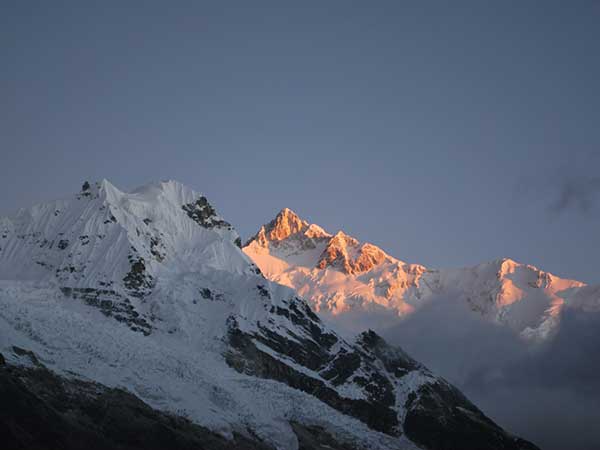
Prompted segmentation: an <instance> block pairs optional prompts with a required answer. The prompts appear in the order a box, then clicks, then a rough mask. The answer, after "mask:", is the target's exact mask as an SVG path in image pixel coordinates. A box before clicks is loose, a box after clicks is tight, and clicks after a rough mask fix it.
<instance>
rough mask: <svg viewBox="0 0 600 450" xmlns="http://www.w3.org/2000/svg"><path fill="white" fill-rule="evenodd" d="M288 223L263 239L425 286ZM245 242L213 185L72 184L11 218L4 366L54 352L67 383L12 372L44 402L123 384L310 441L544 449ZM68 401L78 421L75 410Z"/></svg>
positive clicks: (324, 263) (372, 252) (1, 236)
mask: <svg viewBox="0 0 600 450" xmlns="http://www.w3.org/2000/svg"><path fill="white" fill-rule="evenodd" d="M277 220H279V221H280V222H281V223H279V224H278V223H277V221H276V223H275V225H274V226H270V227H266V228H265V229H264V230H263V231H261V233H262V237H261V234H260V233H259V235H258V236H257V239H256V241H257V244H256V245H258V242H259V240H262V242H263V244H264V243H269V242H274V241H276V242H281V243H282V245H281V246H278V249H280V250H281V251H282V252H285V251H287V252H288V253H289V255H290V257H294V255H298V258H306V260H305V261H307V263H306V264H308V262H310V261H312V260H313V259H314V260H315V264H314V265H315V266H316V267H317V268H318V270H323V271H325V272H327V271H329V273H330V274H332V276H336V274H340V276H341V277H342V278H340V280H341V281H343V280H344V278H343V277H345V276H348V275H352V276H353V277H355V279H357V280H358V278H357V277H360V274H361V273H364V272H365V271H373V270H376V268H377V267H386V268H387V267H389V268H390V269H391V268H392V267H394V266H396V267H398V270H397V271H396V273H395V274H392V275H389V283H390V284H389V288H388V289H389V290H390V292H392V293H393V292H395V291H396V290H398V289H404V290H408V289H415V292H417V290H418V289H416V288H415V286H420V285H421V284H422V281H421V279H422V275H423V273H424V272H425V269H423V268H422V267H420V266H408V265H400V263H399V262H397V261H396V260H395V259H393V258H391V257H389V256H388V255H386V254H385V253H383V252H381V251H380V250H379V249H377V248H376V247H374V246H368V245H359V244H358V243H357V242H356V241H355V240H353V239H351V238H349V237H347V236H345V235H343V234H338V235H336V236H330V235H328V234H327V233H325V232H324V231H323V230H322V229H320V228H318V227H316V226H307V225H306V224H305V222H303V221H300V220H299V219H297V217H295V216H293V215H292V214H291V212H289V211H286V212H284V213H283V214H282V216H281V217H279V218H278V219H277ZM279 225H281V226H279ZM292 235H295V236H296V237H295V238H293V239H292V238H291V236H292ZM286 242H287V243H289V250H286V245H287V244H286ZM239 246H240V241H239V237H238V235H237V233H236V232H235V230H234V229H233V227H232V226H231V225H230V224H229V223H227V222H226V221H225V220H224V219H223V218H221V217H220V216H219V215H218V214H217V213H216V211H215V210H214V208H213V207H212V206H211V205H210V203H209V202H208V201H207V199H206V198H205V197H204V196H202V195H200V194H198V193H196V192H194V191H192V190H190V189H187V188H185V187H184V186H182V185H181V184H179V183H176V182H173V181H169V182H162V183H154V184H150V185H147V186H144V187H142V188H139V189H136V190H134V191H132V192H129V193H126V192H122V191H120V190H118V189H117V188H116V187H114V186H113V185H111V184H110V183H109V182H107V181H103V182H101V183H94V184H89V183H85V184H84V185H83V188H82V189H81V191H80V192H78V193H77V194H76V195H74V196H73V197H71V198H68V199H66V200H60V201H54V202H49V203H45V204H42V205H37V206H34V207H32V208H28V209H24V210H21V211H19V212H18V213H17V214H16V215H15V216H14V217H9V218H3V219H1V220H0V352H1V354H0V366H1V365H2V364H4V363H5V360H6V363H7V364H9V365H11V366H14V367H32V368H35V367H41V366H45V367H47V368H49V369H50V370H52V371H54V372H56V373H57V374H58V375H59V376H60V377H61V379H62V380H65V381H62V382H56V381H52V383H54V384H53V385H52V386H51V389H48V388H47V387H46V389H44V388H40V387H39V386H37V387H36V385H35V384H36V383H38V384H39V383H41V382H42V381H41V380H43V379H45V377H40V376H37V375H35V373H34V374H33V375H32V373H33V372H27V373H26V374H25V375H22V376H21V375H19V372H18V371H16V369H15V370H12V371H9V372H8V375H7V374H6V373H4V369H2V370H3V372H2V374H1V375H2V377H3V380H4V379H6V380H8V381H7V383H12V384H14V385H15V386H21V387H19V389H21V388H22V386H23V385H24V386H29V388H31V389H34V388H35V389H38V390H39V391H40V392H42V393H44V392H45V393H46V394H44V395H46V397H44V396H42V397H41V398H42V400H40V401H41V402H42V403H43V402H44V401H46V400H48V395H50V394H47V391H48V390H50V391H51V392H52V393H53V395H55V396H56V395H63V394H64V392H67V391H68V392H69V394H68V397H69V396H70V397H69V398H72V397H73V395H74V394H73V391H74V390H77V389H81V390H82V393H81V395H80V396H79V397H81V398H79V397H78V398H79V399H78V400H77V401H78V405H80V406H78V408H83V410H85V411H87V412H86V413H89V408H88V409H87V410H86V406H85V405H88V404H89V403H90V402H93V401H94V399H95V398H98V396H101V395H104V394H103V392H111V391H105V387H109V388H112V387H118V388H122V389H125V390H126V391H129V392H130V393H132V394H134V395H135V396H137V397H139V398H140V399H142V400H143V401H145V402H146V403H147V404H149V405H150V406H152V407H153V408H155V409H157V410H161V411H166V412H170V413H174V414H177V415H180V416H181V415H183V416H186V417H187V418H189V419H191V420H192V421H193V422H195V423H197V424H199V425H201V426H203V427H207V428H208V429H210V430H212V431H213V432H217V433H219V434H220V435H223V436H225V437H227V438H231V439H235V436H239V435H243V436H245V439H246V440H251V441H253V442H255V443H257V445H258V444H260V445H262V446H264V445H266V446H269V447H272V448H279V449H294V448H298V446H299V442H300V441H301V440H302V439H301V436H300V434H302V433H307V431H306V430H313V432H312V434H311V442H312V443H313V444H314V445H313V446H312V447H306V448H320V447H322V446H323V445H326V446H331V443H332V442H334V443H335V445H336V446H339V447H342V446H345V447H344V448H369V449H377V448H381V449H413V448H418V447H420V448H428V449H439V450H442V449H451V448H452V449H454V448H461V449H463V450H468V449H473V450H475V449H481V448H493V449H534V448H535V446H533V445H531V444H529V443H527V442H525V441H523V440H520V439H518V438H515V437H513V436H511V435H510V434H508V433H506V432H505V431H503V430H502V429H501V428H499V427H498V426H497V425H495V424H494V423H493V422H492V421H491V420H490V419H488V418H487V417H485V416H484V415H483V413H482V412H481V411H479V410H478V409H477V408H476V407H475V406H474V405H473V404H472V403H470V402H469V401H468V400H467V399H466V398H465V397H464V396H463V395H462V394H461V393H460V392H459V391H458V390H457V389H456V388H454V387H453V386H451V385H450V384H449V383H447V382H446V381H444V380H443V379H442V378H439V377H437V376H435V375H434V374H432V373H431V372H430V371H429V370H428V369H427V368H425V367H424V366H423V365H421V364H419V363H418V362H416V361H414V360H413V359H412V358H410V357H409V356H408V355H406V354H405V353H404V352H403V351H402V350H400V349H399V348H395V347H391V346H389V345H387V344H386V343H385V341H383V339H381V338H380V337H379V336H378V335H377V334H375V333H374V332H372V331H367V332H363V333H361V334H359V335H358V336H357V337H356V338H355V339H353V340H346V339H344V338H342V337H341V336H340V335H338V334H337V333H336V332H335V331H334V330H333V329H331V328H330V327H329V326H327V325H325V324H324V323H323V322H322V321H321V320H320V318H319V317H318V316H317V315H315V314H314V313H313V311H312V310H311V308H310V307H309V305H308V304H307V303H306V302H305V301H304V300H303V299H302V298H300V297H298V295H297V294H296V292H295V291H294V290H292V289H290V288H288V287H285V286H282V285H281V284H277V283H274V282H272V281H269V280H267V279H265V278H264V277H263V275H262V274H261V271H260V270H259V269H258V268H257V266H256V265H254V264H253V263H252V261H251V260H250V258H248V257H247V256H246V255H245V254H244V253H243V252H242V251H241V249H240V248H239ZM294 249H295V250H294ZM268 250H269V249H268V248H267V253H268ZM267 253H265V257H267V256H268V254H267ZM311 258H312V259H311ZM271 260H272V261H273V263H274V264H275V263H278V264H282V265H283V264H288V263H287V262H285V261H284V260H283V259H277V260H275V259H274V258H273V257H271ZM271 260H269V261H271ZM278 261H279V262H278ZM294 261H297V260H294ZM303 261H304V260H303ZM257 262H258V265H259V266H260V267H262V268H263V270H264V272H265V273H267V274H268V275H269V276H273V273H274V272H273V270H274V268H273V267H271V266H269V265H268V264H265V263H264V262H263V261H261V260H260V259H257ZM319 267H320V268H319ZM282 268H283V266H280V267H279V269H278V270H281V269H282ZM334 268H335V270H334ZM400 268H401V270H400ZM382 276H384V274H383V272H382ZM385 276H388V275H385ZM402 277H405V280H404V281H405V283H404V284H405V285H406V286H405V285H404V284H403V285H402V286H400V284H399V283H400V279H401V278H402ZM357 283H358V281H357ZM288 284H289V283H288ZM377 289H379V287H378V288H377ZM377 295H378V296H381V298H385V297H386V295H387V294H386V293H385V291H383V290H382V291H380V290H377ZM415 295H416V294H415ZM320 304H321V303H319V302H317V305H320ZM11 374H12V375H11ZM15 374H16V375H15ZM11 377H12V378H11ZM15 377H16V378H19V377H21V378H20V379H21V381H19V380H15ZM50 378H51V377H49V379H50ZM32 379H34V380H36V381H35V382H34V381H31V380H32ZM73 379H84V380H88V382H87V384H86V383H84V382H76V383H75V382H73V381H71V380H73ZM28 380H29V381H28ZM89 382H93V383H99V384H98V385H97V386H96V387H94V386H95V385H94V384H89ZM19 383H21V384H19ZM57 383H59V384H60V383H62V384H61V386H63V387H62V388H61V389H63V390H62V391H60V390H58V388H57V387H56V386H57ZM12 384H11V385H12ZM101 385H103V386H105V387H101ZM77 386H79V387H77ZM84 386H85V388H84ZM15 389H17V388H15ZM23 389H24V388H23ZM5 390H6V388H5ZM83 391H85V392H83ZM3 392H4V391H3ZM57 392H58V394H57ZM61 392H62V393H61ZM24 395H25V394H24ZM64 395H67V394H64ZM27 398H29V397H27ZM44 398H45V399H46V400H43V399H44ZM60 398H64V397H60ZM118 398H123V396H122V395H120V394H119V396H118ZM38 400H39V398H38ZM28 401H30V400H28ZM36 401H37V400H36ZM48 401H50V400H48ZM57 402H58V404H59V406H60V408H59V409H60V411H61V412H62V413H65V411H66V413H65V414H66V417H69V413H68V411H69V408H70V407H71V406H69V404H68V403H67V404H64V403H61V401H60V399H59V400H57ZM30 404H31V405H33V404H34V401H33V400H31V401H30ZM36 404H37V403H36ZM81 405H83V406H81ZM42 406H43V405H42ZM40 408H41V410H43V411H47V410H48V408H47V407H46V406H43V407H40ZM44 408H45V409H44ZM65 408H66V410H65ZM136 408H137V407H136ZM38 409H39V408H38ZM38 409H36V412H38ZM72 410H73V411H75V410H76V409H75V408H74V407H73V409H72ZM5 412H6V411H5ZM5 412H3V414H4V413H5ZM53 414H54V413H53ZM72 415H73V414H72ZM3 417H4V416H3ZM36 417H38V416H36ZM41 417H44V416H41ZM52 417H55V418H56V417H57V416H56V414H54V416H52ZM157 417H159V416H157ZM160 417H162V416H160ZM160 417H159V418H158V419H156V420H161V421H163V422H164V420H166V419H161V418H160ZM153 420H154V419H153ZM56 421H57V423H58V422H59V419H58V418H56ZM17 422H18V421H17ZM60 423H62V422H60ZM299 427H300V428H299ZM299 430H304V431H302V432H301V431H299ZM314 430H319V431H318V433H316V432H314ZM13 437H14V436H13ZM304 440H306V439H304ZM245 448H249V447H245Z"/></svg>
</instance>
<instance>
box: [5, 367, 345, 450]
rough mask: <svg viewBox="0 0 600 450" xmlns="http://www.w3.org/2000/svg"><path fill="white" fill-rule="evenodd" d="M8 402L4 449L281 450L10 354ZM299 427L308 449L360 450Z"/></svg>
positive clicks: (298, 433)
mask: <svg viewBox="0 0 600 450" xmlns="http://www.w3.org/2000/svg"><path fill="white" fill-rule="evenodd" d="M0 399H2V401H0V443H1V447H2V448H6V449H11V450H21V449H22V450H55V449H61V450H80V449H84V448H85V449H87V450H108V449H119V450H163V449H166V448H168V449H173V450H179V449H181V450H188V449H189V450H192V449H193V450H203V449H206V450H273V447H271V446H269V445H268V444H266V443H264V442H262V441H260V440H259V439H258V438H257V437H256V436H254V435H253V434H252V433H251V431H249V430H240V432H238V433H234V436H233V439H232V440H228V439H226V438H224V437H223V436H221V435H219V434H217V433H215V432H213V431H210V430H208V429H207V428H204V427H202V426H199V425H197V424H194V423H192V422H190V421H189V420H187V419H186V418H183V417H177V416H173V415H168V414H165V413H162V412H160V411H157V410H155V409H152V408H151V407H150V406H148V405H147V404H146V403H144V402H143V401H142V400H140V399H139V398H137V397H136V396H135V395H132V394H130V393H129V392H126V391H124V390H121V389H111V388H108V387H106V386H103V385H101V384H98V383H93V382H88V381H82V380H77V379H69V378H64V377H60V376H58V375H57V374H55V373H53V372H51V371H49V370H48V369H46V368H45V367H43V366H41V365H39V366H38V367H19V366H13V365H8V364H6V363H4V360H3V357H2V355H0ZM292 427H293V430H294V432H295V433H296V436H297V438H298V441H299V443H300V448H301V449H305V450H313V449H315V450H316V449H320V448H336V449H341V450H353V449H352V447H349V446H347V445H345V444H342V443H339V442H337V441H336V440H335V439H334V438H333V437H332V436H331V435H329V434H328V433H327V432H325V431H324V430H323V429H321V428H319V427H306V426H304V425H301V424H298V423H293V424H292Z"/></svg>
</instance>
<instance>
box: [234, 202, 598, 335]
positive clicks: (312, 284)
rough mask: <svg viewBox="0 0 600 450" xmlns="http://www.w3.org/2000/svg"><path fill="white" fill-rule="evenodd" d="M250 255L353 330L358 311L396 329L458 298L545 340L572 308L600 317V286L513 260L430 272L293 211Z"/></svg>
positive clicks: (256, 240)
mask: <svg viewBox="0 0 600 450" xmlns="http://www.w3.org/2000/svg"><path fill="white" fill-rule="evenodd" d="M243 250H244V252H245V253H246V254H247V255H248V256H249V257H250V258H251V259H252V260H253V261H254V263H255V264H256V265H257V266H258V267H259V268H260V269H261V271H262V273H263V274H264V275H265V276H266V277H267V278H268V279H270V280H271V281H274V282H276V283H279V284H283V285H285V286H289V287H291V288H293V289H295V290H296V291H297V292H298V293H299V294H300V295H301V296H303V297H304V298H305V299H307V301H308V302H309V303H310V305H311V306H312V307H313V309H314V310H315V311H317V312H319V313H321V314H323V315H324V316H325V317H328V318H329V319H330V320H331V321H332V322H333V323H336V324H339V325H340V326H348V321H344V320H343V317H344V315H346V314H349V313H353V314H354V316H353V317H356V313H357V312H360V313H364V314H368V313H378V314H380V315H382V314H383V315H384V317H385V315H386V314H387V318H388V319H389V320H388V321H384V322H382V323H386V324H388V325H389V324H390V323H393V320H394V319H399V318H403V317H407V316H409V315H410V314H412V313H413V312H414V311H416V310H418V309H419V308H421V307H423V306H424V305H426V304H428V302H431V301H444V299H448V298H450V297H452V298H455V297H458V298H460V299H461V300H462V301H464V302H465V305H467V306H468V308H469V309H470V310H472V311H473V312H474V313H475V314H479V315H481V316H483V317H484V318H486V319H488V320H490V321H492V322H495V323H497V324H502V325H505V326H507V327H509V328H510V329H511V330H513V331H514V332H515V333H518V334H519V335H520V336H522V337H523V338H526V339H529V340H533V341H540V340H544V339H546V338H548V337H549V336H551V335H552V334H553V333H554V332H555V331H556V329H557V327H558V326H559V324H560V318H561V315H562V314H563V312H564V311H565V309H566V308H578V309H588V310H600V286H586V285H585V284H584V283H582V282H579V281H575V280H568V279H563V278H560V277H558V276H556V275H553V274H551V273H548V272H544V271H543V270H540V269H538V268H537V267H534V266H531V265H527V264H521V263H518V262H516V261H513V260H511V259H508V258H503V259H498V260H495V261H491V262H486V263H483V264H479V265H477V266H474V267H467V268H460V269H446V270H434V269H428V268H426V267H424V266H422V265H419V264H410V263H406V262H404V261H401V260H399V259H396V258H394V257H393V256H390V255H388V254H387V253H386V252H385V251H384V250H382V249H380V248H379V247H377V246H375V245H373V244H369V243H361V242H359V241H358V240H357V239H355V238H353V237H351V236H348V235H347V234H345V233H344V232H343V231H338V232H337V233H335V234H330V233H328V232H327V231H325V230H324V229H323V228H321V227H319V226H318V225H315V224H310V223H309V222H307V221H306V220H303V219H302V218H300V217H298V215H296V214H295V213H294V212H293V211H291V210H290V209H287V208H286V209H283V210H282V211H281V212H280V213H279V214H277V216H276V217H275V219H273V220H272V221H270V222H269V223H267V224H265V225H264V226H262V227H261V228H260V230H259V231H258V233H257V234H256V235H255V236H254V237H252V238H251V239H250V240H249V241H248V242H247V243H246V244H245V246H244V249H243ZM358 323H360V321H359V322H358ZM350 325H353V323H350Z"/></svg>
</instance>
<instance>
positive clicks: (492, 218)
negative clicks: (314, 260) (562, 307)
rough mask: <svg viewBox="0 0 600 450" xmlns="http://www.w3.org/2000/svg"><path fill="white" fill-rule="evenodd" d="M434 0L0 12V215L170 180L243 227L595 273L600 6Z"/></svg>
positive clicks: (436, 262) (438, 256)
mask: <svg viewBox="0 0 600 450" xmlns="http://www.w3.org/2000/svg"><path fill="white" fill-rule="evenodd" d="M450 3H451V2H348V1H344V2H333V1H331V2H293V3H292V2H289V3H288V2H216V1H215V2H198V1H194V2H191V1H190V2H183V1H178V2H143V3H142V2H108V1H107V2H90V3H88V4H86V5H83V2H61V1H57V2H42V1H39V2H35V1H31V2H17V1H14V2H11V1H8V2H4V3H3V5H2V7H1V8H2V11H1V14H0V61H1V64H2V66H1V67H2V70H1V71H0V98H2V102H0V149H1V150H0V151H1V164H0V213H3V214H4V213H9V212H11V211H12V210H14V209H16V208H18V207H20V206H26V205H29V204H31V203H34V202H39V201H43V200H47V199H51V198H55V197H61V196H65V195H67V194H69V193H72V192H74V191H75V190H77V189H79V187H80V186H81V184H82V182H83V181H84V180H87V179H89V180H95V179H101V178H107V179H109V180H111V181H112V182H113V183H114V184H115V185H117V186H118V187H120V188H123V189H128V188H133V187H135V186H137V185H140V184H143V183H145V182H148V181H152V180H156V179H177V180H179V181H182V182H184V183H186V184H188V185H190V186H191V187H193V188H195V189H196V190H199V191H202V192H204V193H205V194H206V195H207V196H208V197H209V199H210V200H211V201H212V202H213V203H214V204H215V205H216V206H217V208H218V209H219V211H221V212H222V214H223V215H224V216H225V217H226V218H227V219H228V220H229V221H231V222H232V223H234V224H235V225H236V227H237V228H238V229H239V230H240V232H241V234H242V235H243V236H244V237H248V236H249V235H250V234H252V233H254V232H255V231H256V229H257V228H258V227H259V226H260V224H262V223H263V222H266V221H268V220H270V219H271V218H272V217H273V216H274V215H275V214H276V213H277V211H278V210H280V209H281V208H283V207H289V208H291V209H293V210H295V211H296V212H298V213H299V214H300V215H302V216H304V217H306V218H307V219H309V220H310V221H313V222H316V223H318V224H320V225H321V226H323V227H324V228H326V229H328V230H329V231H332V232H334V231H336V230H337V229H344V231H346V232H347V233H349V234H352V235H354V236H356V237H357V238H359V239H361V240H365V241H370V242H373V243H375V244H377V245H380V246H381V247H382V248H384V249H385V250H387V251H388V252H389V253H390V254H392V255H394V256H396V257H399V258H401V259H404V260H406V261H410V262H419V263H422V264H425V265H428V266H432V267H451V266H463V265H470V264H475V263H478V262H481V261H485V260H489V259H494V258H497V257H502V256H510V257H512V258H514V259H517V260H519V261H523V262H528V263H531V264H535V265H537V266H540V267H542V268H544V269H546V270H549V271H551V272H554V273H557V274H559V275H564V276H568V277H573V278H577V279H581V280H583V281H587V282H600V272H599V271H598V267H600V234H599V233H598V228H599V224H600V195H599V194H600V187H599V186H600V181H599V180H600V171H599V169H598V167H600V126H599V125H600V123H599V122H600V87H599V82H598V80H600V58H598V48H599V44H600V27H598V23H600V3H598V2H591V1H576V2H551V1H547V2H494V3H492V2H475V1H473V2H452V4H450ZM484 3H485V4H484ZM596 200H599V202H596Z"/></svg>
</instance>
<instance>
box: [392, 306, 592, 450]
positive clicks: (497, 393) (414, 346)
mask: <svg viewBox="0 0 600 450" xmlns="http://www.w3.org/2000/svg"><path fill="white" fill-rule="evenodd" d="M457 298H458V296H454V297H453V296H450V297H446V298H440V299H436V300H435V301H432V302H431V303H429V304H428V305H426V306H425V307H423V308H422V309H420V310H419V311H417V312H416V313H414V314H413V315H411V316H410V317H409V318H407V319H406V320H404V321H403V322H401V323H399V324H397V325H394V326H392V327H390V328H388V329H387V330H386V331H385V332H383V335H384V336H385V337H386V339H387V340H388V341H389V342H390V343H393V344H396V345H399V346H401V347H402V348H404V349H405V350H406V351H407V352H408V353H409V354H411V355H412V356H413V357H415V358H416V359H418V360H419V361H421V362H423V363H424V364H425V365H427V366H428V367H429V368H430V369H432V370H433V371H435V372H436V373H437V374H439V375H442V376H443V377H445V378H446V379H448V380H449V381H451V382H452V383H454V384H455V385H456V386H458V387H459V388H460V389H461V390H462V391H463V392H464V393H465V394H466V395H467V397H469V398H470V399H471V400H472V401H473V402H474V403H475V404H476V405H477V406H479V407H480V408H481V409H482V410H483V411H484V412H485V413H486V414H487V415H488V416H490V417H491V418H493V419H494V420H495V421H497V422H498V423H499V424H500V425H502V426H504V427H505V428H506V429H508V430H509V431H511V432H513V433H515V434H517V435H520V436H522V437H524V438H526V439H529V440H531V441H533V442H534V443H536V444H537V445H538V446H540V447H541V448H542V449H543V450H565V449H570V450H589V449H591V448H600V427H599V426H598V424H599V423H600V406H599V405H600V356H599V355H600V313H593V312H582V311H576V310H567V311H566V312H565V314H564V316H563V317H562V319H561V326H560V330H559V332H558V334H557V335H556V336H555V337H554V338H553V339H552V340H551V341H549V342H547V343H545V344H542V345H541V346H538V347H536V348H531V347H529V346H528V345H526V343H525V342H524V341H522V340H520V339H519V338H517V337H516V336H515V335H514V334H513V333H512V332H510V331H509V330H507V329H506V328H503V327H499V326H496V325H493V324H491V323H489V322H487V321H484V320H483V319H481V318H479V317H478V316H477V315H476V314H473V312H471V311H468V310H467V308H466V306H465V303H464V302H462V301H460V300H458V299H457ZM380 329H381V328H380Z"/></svg>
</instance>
